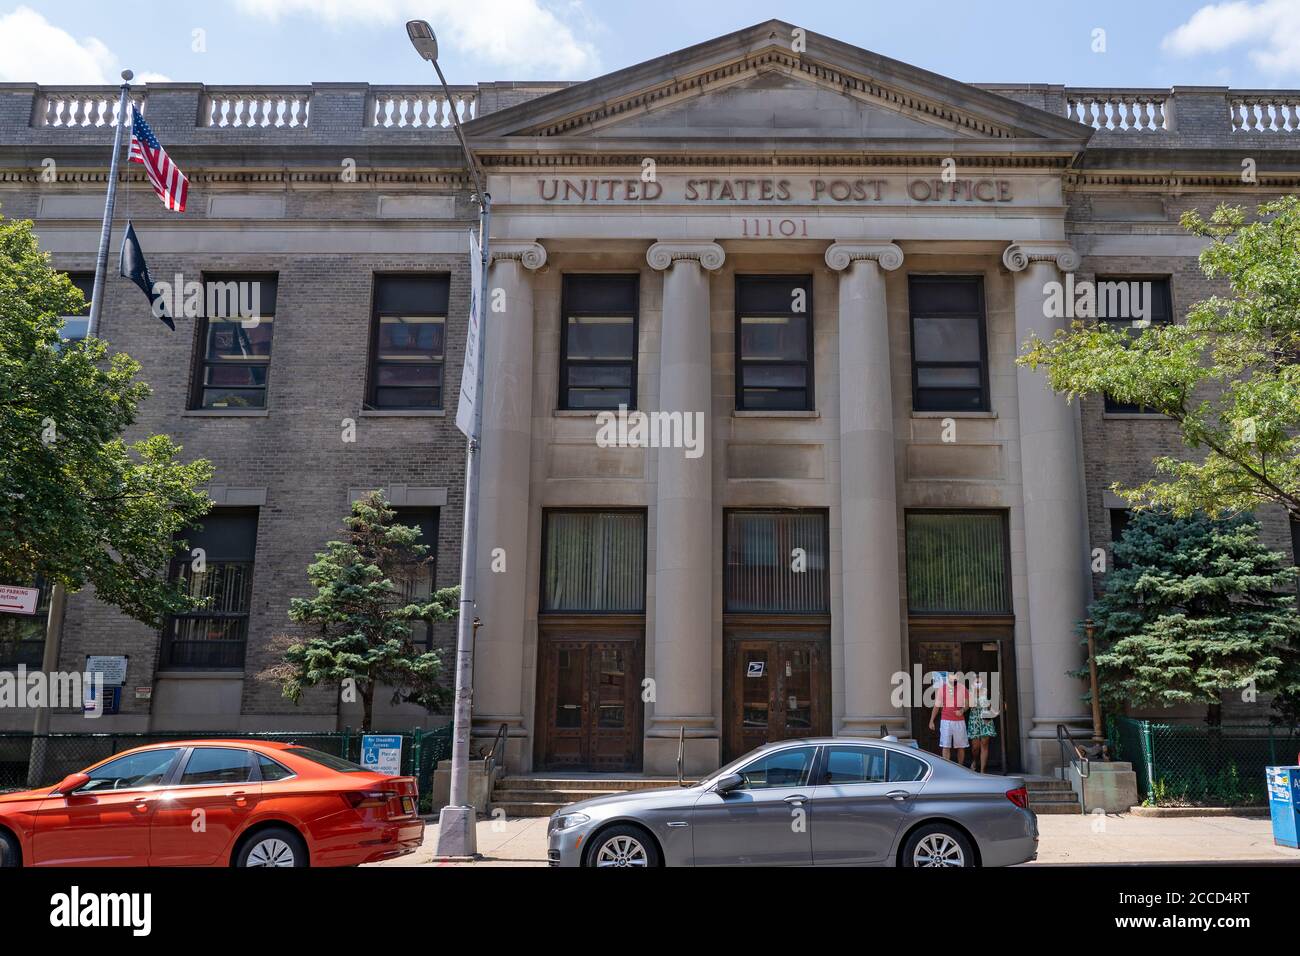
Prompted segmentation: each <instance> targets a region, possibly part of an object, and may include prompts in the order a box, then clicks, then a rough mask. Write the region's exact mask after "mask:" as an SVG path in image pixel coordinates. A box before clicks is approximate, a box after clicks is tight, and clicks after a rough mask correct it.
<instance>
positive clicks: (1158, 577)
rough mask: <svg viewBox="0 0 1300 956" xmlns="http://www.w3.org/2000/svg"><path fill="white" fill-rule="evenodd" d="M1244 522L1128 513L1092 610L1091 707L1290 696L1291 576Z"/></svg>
mask: <svg viewBox="0 0 1300 956" xmlns="http://www.w3.org/2000/svg"><path fill="white" fill-rule="evenodd" d="M1257 530H1258V529H1257V526H1256V523H1255V521H1254V519H1253V518H1251V517H1248V516H1244V515H1243V516H1238V517H1235V518H1225V519H1219V520H1214V519H1211V518H1208V517H1206V516H1205V515H1203V514H1194V515H1191V516H1188V517H1174V516H1169V515H1163V514H1159V513H1156V512H1152V511H1149V510H1145V511H1138V512H1135V513H1134V515H1133V518H1132V519H1131V521H1130V522H1129V525H1128V527H1127V529H1126V530H1125V531H1124V535H1123V537H1122V538H1121V539H1120V540H1119V541H1117V542H1116V543H1115V545H1114V552H1113V557H1114V566H1113V568H1112V570H1111V572H1110V573H1109V574H1108V575H1107V577H1106V582H1105V592H1104V594H1103V595H1102V596H1101V597H1100V598H1098V599H1097V600H1096V601H1094V602H1093V604H1092V607H1091V609H1090V614H1091V617H1092V619H1093V621H1094V622H1095V624H1096V638H1097V646H1098V653H1097V676H1098V684H1099V685H1100V692H1101V697H1102V701H1103V702H1104V703H1105V704H1107V705H1108V706H1109V707H1111V708H1114V709H1116V710H1120V711H1122V710H1123V709H1124V707H1125V706H1126V705H1129V706H1139V707H1168V706H1172V705H1176V704H1194V703H1200V704H1205V705H1207V707H1208V708H1209V711H1208V713H1209V715H1210V719H1211V720H1213V719H1214V715H1215V713H1216V712H1217V705H1218V704H1219V703H1220V698H1221V694H1224V693H1243V692H1252V693H1255V694H1281V695H1283V696H1288V695H1293V694H1295V693H1296V692H1297V691H1300V613H1297V610H1296V598H1295V583H1296V569H1295V568H1294V567H1292V566H1290V564H1289V562H1287V561H1286V560H1285V559H1284V557H1283V556H1282V555H1281V554H1277V553H1275V552H1271V551H1269V550H1268V549H1267V548H1265V547H1264V546H1263V544H1262V543H1261V542H1260V541H1259V538H1258V534H1257Z"/></svg>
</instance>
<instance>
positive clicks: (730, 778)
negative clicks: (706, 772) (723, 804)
mask: <svg viewBox="0 0 1300 956" xmlns="http://www.w3.org/2000/svg"><path fill="white" fill-rule="evenodd" d="M744 782H745V778H744V777H742V776H741V775H740V774H738V773H729V774H727V775H726V776H725V777H719V778H718V782H717V783H715V784H714V785H713V789H714V790H716V791H718V793H730V792H731V791H732V790H735V789H736V788H737V787H739V786H740V785H741V784H742V783H744Z"/></svg>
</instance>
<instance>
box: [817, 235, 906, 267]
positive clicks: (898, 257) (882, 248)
mask: <svg viewBox="0 0 1300 956" xmlns="http://www.w3.org/2000/svg"><path fill="white" fill-rule="evenodd" d="M862 260H869V261H873V262H875V263H876V264H877V265H879V266H880V268H882V269H884V270H885V271H886V272H893V271H894V270H895V269H897V268H898V267H899V266H901V265H902V264H903V250H902V249H900V248H898V246H896V245H894V244H893V243H892V242H832V243H831V244H830V245H829V246H827V247H826V264H827V265H828V266H830V267H831V268H832V269H834V270H835V271H836V272H840V271H842V270H844V269H847V268H849V266H851V265H852V264H853V263H855V262H860V261H862Z"/></svg>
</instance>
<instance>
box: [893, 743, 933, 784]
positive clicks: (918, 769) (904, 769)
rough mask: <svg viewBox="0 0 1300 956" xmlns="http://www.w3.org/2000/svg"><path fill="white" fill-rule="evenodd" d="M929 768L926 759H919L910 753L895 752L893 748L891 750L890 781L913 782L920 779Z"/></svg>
mask: <svg viewBox="0 0 1300 956" xmlns="http://www.w3.org/2000/svg"><path fill="white" fill-rule="evenodd" d="M929 769H930V768H929V767H927V766H926V765H925V761H924V760H919V759H918V758H916V757H913V756H911V755H910V754H900V753H895V752H894V751H892V750H891V751H890V752H889V770H888V777H889V781H888V782H889V783H911V782H913V781H915V780H920V779H921V778H922V777H924V776H925V773H926V771H927V770H929Z"/></svg>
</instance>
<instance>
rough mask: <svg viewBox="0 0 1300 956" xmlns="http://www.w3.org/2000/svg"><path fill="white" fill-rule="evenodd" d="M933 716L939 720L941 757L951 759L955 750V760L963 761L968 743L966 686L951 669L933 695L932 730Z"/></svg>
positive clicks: (932, 725)
mask: <svg viewBox="0 0 1300 956" xmlns="http://www.w3.org/2000/svg"><path fill="white" fill-rule="evenodd" d="M935 718H938V720H939V748H940V749H941V750H942V751H943V759H944V760H951V759H952V752H953V751H954V750H955V751H957V762H958V763H963V762H964V758H965V756H966V747H967V746H968V744H969V743H970V741H969V740H968V739H967V737H966V688H965V687H963V686H962V685H961V684H960V683H959V682H958V680H957V674H956V673H955V672H953V671H949V672H948V674H947V675H946V676H945V679H944V682H943V684H942V686H940V688H939V693H938V694H936V695H935V702H934V707H933V709H932V710H931V711H930V729H931V730H934V721H935Z"/></svg>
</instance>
